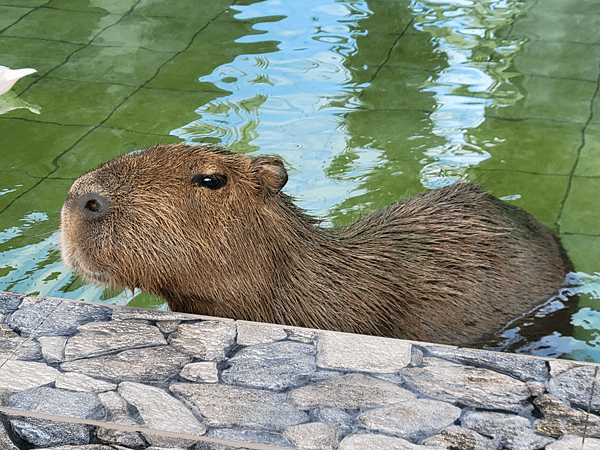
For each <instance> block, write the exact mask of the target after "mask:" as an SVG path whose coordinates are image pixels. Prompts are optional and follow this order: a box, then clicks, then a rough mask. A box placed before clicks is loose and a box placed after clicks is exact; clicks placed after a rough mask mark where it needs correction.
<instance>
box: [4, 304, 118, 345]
mask: <svg viewBox="0 0 600 450" xmlns="http://www.w3.org/2000/svg"><path fill="white" fill-rule="evenodd" d="M111 315H112V310H111V309H110V308H107V307H104V306H96V305H88V304H85V303H75V302H69V301H62V300H57V299H43V301H39V302H38V303H32V304H31V305H29V306H27V307H24V308H22V309H19V310H17V311H15V312H14V313H12V314H11V315H10V317H9V318H8V319H7V321H6V322H7V324H8V325H9V326H10V327H11V328H13V329H14V330H17V331H18V332H19V333H21V336H23V337H29V335H30V334H31V333H32V332H33V331H34V330H35V335H36V336H70V335H72V334H74V333H75V331H76V330H77V327H79V326H80V325H84V324H86V323H89V322H103V321H107V320H110V318H111Z"/></svg>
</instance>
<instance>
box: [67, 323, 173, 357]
mask: <svg viewBox="0 0 600 450" xmlns="http://www.w3.org/2000/svg"><path fill="white" fill-rule="evenodd" d="M161 345H167V341H166V340H165V338H164V336H163V334H162V333H161V332H160V330H159V329H158V328H157V327H155V326H153V325H148V323H146V322H144V321H139V320H123V321H115V320H112V321H110V322H97V323H88V324H85V325H82V326H80V327H79V328H78V329H77V334H76V335H75V336H73V337H71V338H69V340H68V342H67V345H66V346H65V361H72V360H75V359H81V358H89V357H93V356H100V355H106V354H109V353H114V352H117V351H121V350H127V349H133V348H143V347H157V346H161Z"/></svg>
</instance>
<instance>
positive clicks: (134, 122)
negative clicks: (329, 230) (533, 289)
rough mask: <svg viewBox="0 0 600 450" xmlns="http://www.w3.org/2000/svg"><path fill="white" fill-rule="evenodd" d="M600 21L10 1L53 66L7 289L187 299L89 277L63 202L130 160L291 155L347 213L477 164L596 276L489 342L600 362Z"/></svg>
mask: <svg viewBox="0 0 600 450" xmlns="http://www.w3.org/2000/svg"><path fill="white" fill-rule="evenodd" d="M65 24H68V26H67V25H65ZM598 29H600V3H598V2H593V1H588V2H581V1H575V0H548V1H545V2H536V1H532V0H526V1H501V0H500V1H486V0H455V1H442V0H423V1H409V0H360V1H358V0H357V1H354V0H348V1H339V0H338V1H336V0H306V1H303V2H295V1H291V0H265V1H251V0H243V1H236V0H211V1H208V0H206V1H203V2H186V3H184V2H176V1H173V0H160V1H158V0H119V1H115V0H50V1H48V0H0V49H2V51H1V52H0V65H1V66H7V67H10V68H12V69H18V68H34V69H36V70H37V72H36V73H34V74H31V75H27V76H25V77H23V78H22V79H20V80H19V81H18V82H17V83H16V84H15V85H14V86H13V87H12V89H11V90H10V91H8V92H6V93H4V94H2V95H0V113H1V114H0V157H1V162H0V290H9V291H14V292H23V293H39V294H42V295H49V296H56V297H64V298H74V299H86V300H95V301H104V302H111V303H116V304H129V305H134V306H145V307H157V308H165V305H164V303H163V302H162V301H161V300H160V299H159V298H156V297H153V296H151V295H148V294H143V293H139V292H134V293H131V292H129V291H123V290H105V289H102V288H99V287H95V286H91V285H86V284H85V283H83V282H82V281H81V280H79V279H78V277H77V275H76V274H73V273H72V272H70V271H69V270H68V269H67V268H66V267H65V266H64V265H63V264H62V263H61V261H60V252H59V250H58V232H57V230H58V227H59V213H60V208H61V206H62V202H63V200H64V198H65V195H66V193H67V191H68V189H69V187H70V185H71V184H72V182H73V181H74V180H75V179H76V178H77V177H78V176H79V175H81V174H82V173H84V172H86V171H88V170H90V169H93V168H95V167H96V166H98V165H99V164H100V163H102V162H104V161H107V160H109V159H111V158H113V157H115V156H116V155H119V154H121V153H125V152H128V151H131V150H135V149H139V148H144V147H147V146H149V145H152V144H155V143H158V142H160V143H175V142H187V143H198V144H199V143H216V144H221V145H225V146H229V147H231V148H233V149H234V150H236V151H239V152H243V153H249V154H252V155H263V154H268V155H276V156H279V157H281V158H283V159H284V160H285V161H286V164H287V167H288V168H289V173H290V179H289V182H288V184H287V185H286V187H285V189H284V190H285V192H286V193H288V194H290V195H292V196H294V197H295V198H296V200H297V203H298V204H299V205H300V206H301V207H303V208H305V209H307V210H308V211H309V212H310V213H312V214H314V215H317V216H319V217H321V218H323V219H324V222H325V224H326V225H335V226H338V225H344V224H347V223H349V222H351V221H352V220H355V219H356V218H358V217H359V216H360V215H361V214H365V213H366V212H368V211H370V210H373V209H375V208H379V207H382V206H384V205H386V204H389V203H392V202H394V201H397V200H399V199H402V198H406V197H409V196H412V195H415V194H417V193H419V192H422V191H424V190H426V189H432V188H435V187H439V186H443V185H446V184H449V183H452V182H453V181H454V180H456V179H459V178H466V179H468V180H477V181H478V182H480V183H481V184H482V186H483V188H485V189H486V190H489V191H491V192H492V193H493V194H494V195H496V196H498V197H500V198H502V199H504V200H506V201H508V202H510V203H512V204H515V205H517V206H519V207H522V208H524V209H525V210H527V211H529V212H530V213H532V214H533V215H535V216H536V217H537V218H538V219H539V220H541V221H542V222H543V223H545V224H546V225H548V226H550V227H551V228H553V229H554V230H555V231H556V232H557V233H558V234H559V235H560V237H561V239H562V241H563V243H564V245H565V247H566V248H567V251H568V253H569V255H570V257H571V259H572V260H573V262H574V264H575V267H576V271H577V274H576V275H575V274H574V275H573V276H572V278H573V279H575V278H578V280H579V282H581V283H582V284H581V286H580V287H579V288H578V289H573V288H571V289H566V290H564V291H563V292H562V293H561V295H560V296H558V297H557V298H555V299H553V300H551V301H550V302H549V303H548V304H546V305H544V306H543V307H542V308H541V309H540V310H539V311H536V312H535V313H533V314H530V315H529V316H527V317H524V318H522V319H520V320H519V321H516V322H515V323H513V324H512V325H511V326H509V327H507V329H506V330H504V331H503V333H502V334H500V335H499V336H497V337H496V338H495V339H493V340H489V341H487V342H486V343H484V344H482V345H483V346H486V348H500V349H505V350H511V351H517V352H526V353H533V354H538V355H546V356H554V357H564V358H572V359H578V360H587V361H598V362H600V350H599V348H598V347H599V344H600V274H598V272H600V227H599V226H598V221H599V219H600V99H599V98H598V97H599V95H598V91H599V86H600V34H598V33H597V30H598ZM575 293H578V296H573V295H572V294H575ZM569 299H570V300H569Z"/></svg>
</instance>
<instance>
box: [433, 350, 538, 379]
mask: <svg viewBox="0 0 600 450" xmlns="http://www.w3.org/2000/svg"><path fill="white" fill-rule="evenodd" d="M423 348H424V349H425V350H426V351H427V353H428V356H435V357H437V358H442V359H446V360H450V361H455V362H458V363H461V364H468V365H474V366H477V367H483V368H486V369H491V370H494V371H497V372H501V373H504V374H507V375H510V376H513V377H515V378H518V379H519V380H521V381H539V382H542V383H545V382H546V381H547V380H548V378H550V373H549V370H548V366H547V365H546V361H544V360H541V359H535V358H523V357H522V356H519V355H512V354H508V353H498V352H490V351H486V350H475V349H467V348H455V347H442V346H437V345H426V346H424V347H423Z"/></svg>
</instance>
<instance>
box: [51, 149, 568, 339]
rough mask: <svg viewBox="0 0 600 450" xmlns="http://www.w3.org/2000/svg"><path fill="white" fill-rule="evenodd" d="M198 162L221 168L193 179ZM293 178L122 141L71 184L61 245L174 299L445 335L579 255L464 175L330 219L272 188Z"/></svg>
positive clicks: (530, 301) (71, 259) (536, 285)
mask: <svg viewBox="0 0 600 450" xmlns="http://www.w3.org/2000/svg"><path fill="white" fill-rule="evenodd" d="M197 174H208V175H212V174H220V175H223V176H226V177H227V184H226V185H225V186H223V187H221V188H217V189H210V188H208V187H204V186H199V185H197V184H194V183H193V182H192V178H193V177H194V176H195V175H197ZM286 181H287V173H286V171H285V169H284V166H283V163H282V162H281V161H280V160H278V159H276V158H267V157H262V158H257V159H251V158H248V157H246V156H243V155H237V154H233V153H229V152H226V151H224V150H222V149H216V148H214V147H212V148H210V147H190V146H185V145H164V146H155V147H152V148H149V149H147V150H144V151H141V152H139V153H136V154H130V155H125V156H121V157H118V158H116V159H115V160H113V161H110V162H108V163H106V164H104V165H102V166H100V167H99V168H98V169H96V170H94V171H92V172H89V173H87V174H86V175H83V176H82V177H81V178H79V179H78V180H77V181H76V182H75V183H74V185H73V187H72V188H71V190H70V191H69V194H68V195H67V199H66V201H65V204H64V206H63V209H62V223H61V230H62V234H61V236H62V238H61V243H62V250H63V258H64V259H65V261H66V262H67V264H69V265H70V266H72V267H74V268H76V269H78V270H79V272H80V273H81V274H82V275H83V277H84V278H86V279H88V280H90V281H93V282H97V283H100V284H105V285H111V286H124V287H128V288H131V289H133V288H141V289H144V290H147V291H150V292H153V293H156V294H158V295H161V296H163V297H164V298H165V299H166V300H167V301H168V303H169V306H170V307H171V309H172V310H175V311H183V312H190V313H198V314H206V315H211V316H220V317H231V318H235V319H244V320H252V321H260V322H271V323H279V324H288V325H297V326H303V327H312V328H322V329H330V330H339V331H347V332H353V333H364V334H373V335H381V336H390V337H396V338H405V339H415V340H425V341H433V342H440V343H464V342H469V341H472V340H473V339H475V338H477V337H479V336H481V335H484V334H486V333H489V332H491V331H492V330H494V329H495V328H497V327H499V326H501V325H503V324H505V323H506V322H507V321H509V320H510V319H511V318H513V317H514V316H516V315H518V314H520V313H523V312H526V311H528V310H529V309H531V308H532V307H534V306H536V305H537V304H539V303H540V302H542V301H544V300H546V299H548V298H549V297H550V296H551V295H552V294H553V293H554V292H555V290H556V288H557V287H558V286H560V285H561V284H562V282H563V280H564V276H565V274H566V273H567V272H569V271H571V270H572V266H571V263H570V261H569V259H568V258H567V256H566V254H565V252H564V250H563V248H562V246H561V245H560V243H559V241H558V239H557V238H556V236H555V235H554V233H553V232H552V231H551V230H550V229H548V228H547V227H545V226H544V225H542V224H541V223H539V222H538V221H537V220H536V219H535V218H533V217H532V216H531V215H529V214H528V213H526V212H525V211H523V210H521V209H519V208H516V207H514V206H512V205H509V204H507V203H504V202H502V201H500V200H498V199H496V198H494V197H492V196H491V195H489V194H487V193H485V192H483V191H482V190H480V189H479V188H478V186H476V185H473V184H467V183H456V184H454V185H452V186H449V187H445V188H441V189H437V190H433V191H428V192H424V193H422V194H420V195H417V196H415V197H413V198H410V199H407V200H404V201H401V202H398V203H395V204H393V205H390V206H388V207H386V208H384V209H382V210H378V211H375V212H374V213H372V214H370V215H368V216H367V217H365V218H364V219H361V220H359V221H357V222H355V223H353V224H351V225H350V226H348V227H344V228H338V229H335V228H334V229H331V228H322V227H320V226H319V225H318V223H317V221H316V220H315V219H313V218H311V217H309V216H307V215H306V214H304V212H303V211H301V210H300V209H299V208H297V207H295V206H294V205H293V204H292V203H291V202H290V199H289V198H288V197H287V196H285V195H284V194H282V193H281V192H280V189H281V188H282V187H283V186H284V184H285V183H286ZM90 200H91V201H92V203H90ZM96 201H97V203H94V202H96ZM98 202H99V203H98ZM86 205H87V206H86ZM90 205H91V206H90ZM90 207H91V209H92V210H96V211H90V209H89V208H90ZM98 208H100V209H98Z"/></svg>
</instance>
